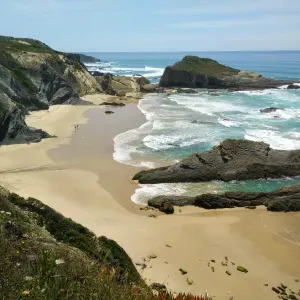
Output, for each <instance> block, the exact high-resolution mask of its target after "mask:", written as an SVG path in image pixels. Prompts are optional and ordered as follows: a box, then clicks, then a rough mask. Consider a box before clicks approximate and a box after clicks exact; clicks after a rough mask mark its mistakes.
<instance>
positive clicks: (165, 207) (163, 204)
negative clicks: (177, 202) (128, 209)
mask: <svg viewBox="0 0 300 300" xmlns="http://www.w3.org/2000/svg"><path fill="white" fill-rule="evenodd" d="M148 205H149V206H152V207H155V208H157V209H158V210H160V211H161V212H163V213H165V214H173V213H174V207H173V204H172V203H171V202H170V201H169V200H165V199H163V198H160V197H158V198H154V199H152V200H150V201H149V203H148Z"/></svg>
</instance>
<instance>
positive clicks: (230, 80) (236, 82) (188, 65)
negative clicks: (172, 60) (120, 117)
mask: <svg viewBox="0 0 300 300" xmlns="http://www.w3.org/2000/svg"><path fill="white" fill-rule="evenodd" d="M292 83H293V82H292V81H285V80H272V79H268V78H265V77H263V76H261V75H260V74H256V73H252V72H247V71H241V70H238V69H234V68H231V67H228V66H225V65H222V64H220V63H218V62H217V61H215V60H212V59H209V58H200V57H197V56H186V57H184V58H183V60H182V61H180V62H177V63H176V64H174V65H173V66H171V67H167V68H166V69H165V72H164V74H163V76H162V77H161V80H160V83H159V86H160V87H186V88H228V89H234V90H239V89H241V90H243V89H265V88H276V87H278V86H280V85H285V84H292Z"/></svg>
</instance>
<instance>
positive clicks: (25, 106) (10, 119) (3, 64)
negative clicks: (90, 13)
mask: <svg viewBox="0 0 300 300" xmlns="http://www.w3.org/2000/svg"><path fill="white" fill-rule="evenodd" d="M101 91H102V89H101V86H100V85H99V83H98V82H97V81H96V79H95V78H94V77H93V76H91V75H90V74H89V72H88V71H87V70H86V68H85V67H84V65H83V64H82V63H81V62H80V57H79V55H78V54H70V53H66V54H65V53H61V52H57V51H54V50H53V49H51V48H50V47H49V46H47V45H45V44H43V43H42V42H40V41H37V40H32V39H16V38H10V37H0V111H1V113H0V124H1V135H0V142H1V143H13V142H31V141H38V140H40V139H41V138H44V137H45V136H46V134H45V133H43V132H42V131H38V130H34V129H32V128H29V127H28V126H26V124H25V121H24V120H25V115H26V113H27V112H28V111H30V110H40V109H48V108H49V105H54V104H86V102H84V101H82V100H81V99H80V96H82V95H85V94H87V93H96V92H101Z"/></svg>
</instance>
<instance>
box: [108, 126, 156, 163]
mask: <svg viewBox="0 0 300 300" xmlns="http://www.w3.org/2000/svg"><path fill="white" fill-rule="evenodd" d="M150 126H151V124H150V122H147V123H145V124H143V125H142V126H140V127H139V128H137V129H132V130H128V131H126V132H124V133H121V134H119V135H117V136H116V137H115V138H114V153H113V158H114V160H116V161H118V162H120V163H123V164H127V165H131V166H136V167H148V168H151V167H155V165H154V164H153V163H152V162H147V161H135V160H134V159H133V158H132V156H131V155H132V154H134V153H136V151H137V148H138V146H139V144H140V140H141V139H142V137H143V135H145V132H148V131H149V127H150Z"/></svg>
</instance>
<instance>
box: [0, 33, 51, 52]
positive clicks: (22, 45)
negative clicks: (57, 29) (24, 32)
mask: <svg viewBox="0 0 300 300" xmlns="http://www.w3.org/2000/svg"><path fill="white" fill-rule="evenodd" d="M3 49H10V50H15V51H26V52H35V53H45V52H53V49H51V48H50V47H49V46H48V45H46V44H44V43H42V42H40V41H38V40H34V39H24V38H13V37H6V36H0V51H1V50H3Z"/></svg>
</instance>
